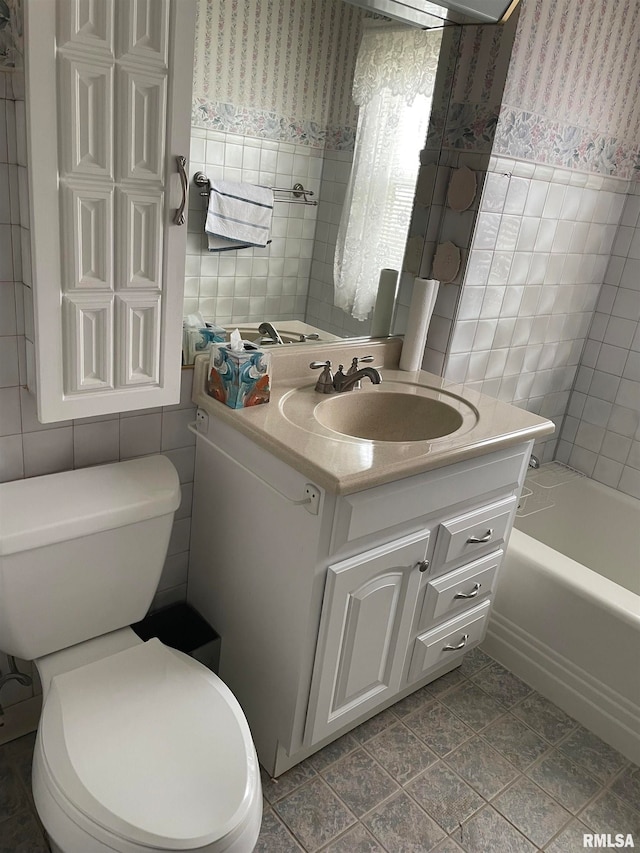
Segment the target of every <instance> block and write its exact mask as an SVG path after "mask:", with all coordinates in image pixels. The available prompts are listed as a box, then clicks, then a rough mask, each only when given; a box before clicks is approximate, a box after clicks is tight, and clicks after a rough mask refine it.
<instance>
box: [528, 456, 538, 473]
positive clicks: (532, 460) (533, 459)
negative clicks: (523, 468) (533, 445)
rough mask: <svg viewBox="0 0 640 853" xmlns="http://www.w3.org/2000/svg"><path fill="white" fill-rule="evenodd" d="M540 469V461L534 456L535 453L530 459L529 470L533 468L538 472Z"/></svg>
mask: <svg viewBox="0 0 640 853" xmlns="http://www.w3.org/2000/svg"><path fill="white" fill-rule="evenodd" d="M539 467H540V460H539V459H538V457H537V456H534V455H533V453H532V454H531V456H530V457H529V468H533V469H535V470H537V469H538V468H539Z"/></svg>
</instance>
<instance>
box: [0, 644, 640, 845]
mask: <svg viewBox="0 0 640 853" xmlns="http://www.w3.org/2000/svg"><path fill="white" fill-rule="evenodd" d="M522 684H523V683H522V682H520V681H519V679H516V677H515V676H514V675H513V674H512V673H510V672H509V671H508V670H506V669H504V667H502V666H500V665H499V664H497V663H496V662H495V661H493V660H492V659H491V658H490V657H489V656H488V655H486V654H485V653H484V652H482V651H481V650H480V649H477V648H475V649H472V650H471V651H470V652H469V653H468V654H467V655H466V656H465V658H464V660H463V663H462V665H461V666H460V667H459V668H458V669H457V670H454V671H452V672H450V673H447V674H446V675H444V676H442V677H441V678H439V679H437V681H434V682H433V683H432V684H430V685H428V686H427V687H423V688H421V689H420V690H417V691H416V692H415V693H413V694H411V695H410V696H408V697H406V698H405V699H403V700H402V701H401V702H398V703H396V705H393V706H391V707H390V708H389V709H387V710H386V711H382V712H381V713H379V714H377V715H376V716H375V717H373V718H372V719H371V720H368V721H366V722H365V723H363V724H362V725H361V726H359V727H358V728H356V729H355V730H354V731H352V732H350V733H348V734H347V735H344V736H343V737H341V738H338V740H336V741H334V742H333V743H331V744H329V745H328V746H327V747H325V748H324V749H322V750H320V751H319V752H317V753H316V754H315V755H312V756H311V757H310V758H308V759H306V760H305V761H303V762H301V763H300V764H298V765H296V766H295V767H293V768H292V769H291V770H289V771H288V772H286V773H284V774H282V776H280V778H279V779H278V780H275V781H274V780H272V779H270V778H269V776H268V774H266V773H265V772H264V771H263V772H262V785H263V794H264V800H265V808H264V814H263V823H262V829H261V833H260V837H259V839H258V844H257V847H256V853H461V851H464V853H530V851H539V850H542V849H544V851H545V853H580V851H582V850H583V849H584V847H583V833H584V832H588V833H594V832H597V833H612V834H615V833H620V832H622V833H627V832H630V833H634V840H635V843H636V847H638V846H639V844H640V770H639V769H638V768H637V767H635V766H634V765H631V764H630V762H628V761H627V759H626V758H624V756H622V755H620V753H618V752H616V751H615V750H614V749H612V748H611V747H609V746H608V745H607V744H606V743H604V742H603V741H601V740H600V739H599V738H597V737H596V736H595V735H593V734H592V733H591V732H589V731H587V730H586V729H585V728H584V727H583V726H580V725H578V724H577V723H576V722H575V721H574V720H572V719H571V718H570V717H568V716H567V715H566V714H564V713H563V712H562V711H561V710H560V709H559V708H557V707H556V706H555V705H553V704H552V703H551V702H548V701H547V700H546V699H544V698H543V697H542V696H540V695H539V694H537V693H530V694H528V695H523V694H525V692H526V691H528V687H527V686H526V685H525V686H524V687H523V686H522ZM484 696H487V697H488V699H489V700H490V701H489V703H488V704H485V702H486V700H485V699H484ZM474 699H480V700H481V703H482V705H483V707H484V709H485V711H484V712H486V709H487V708H489V709H490V714H489V716H491V713H492V711H493V704H491V703H492V702H493V703H498V705H500V708H501V715H500V716H498V717H497V718H495V719H492V721H491V722H489V723H488V724H487V725H485V727H484V728H481V729H480V730H479V732H478V731H474V728H473V727H471V726H469V725H467V723H466V722H464V721H463V719H461V716H460V715H462V716H464V717H465V719H466V720H467V721H468V722H470V723H472V725H473V726H480V725H481V723H482V721H483V718H482V716H481V715H482V713H484V712H483V711H478V710H477V709H474V708H473V701H474ZM516 700H517V701H516ZM512 701H514V704H513V705H510V708H509V710H506V708H507V705H508V704H509V703H510V702H512ZM447 706H449V707H447ZM34 742H35V737H34V735H28V736H26V737H23V738H20V739H18V740H16V741H12V742H11V743H8V744H5V745H3V746H0V853H48V846H47V844H46V841H45V838H44V834H43V831H42V827H41V825H40V822H39V820H38V819H37V816H36V814H35V807H34V804H33V798H32V796H31V788H30V785H31V760H32V754H33V747H34ZM329 783H331V784H329ZM381 798H382V799H381ZM488 800H491V803H488V802H487V801H488ZM494 805H495V806H496V808H494ZM498 808H499V809H501V810H502V811H503V812H504V814H500V812H499V811H498V810H497V809H498ZM354 812H355V813H354ZM570 812H571V814H570ZM574 813H575V817H574V816H573V814H574ZM504 815H507V817H508V818H509V819H507V817H505V816H504ZM358 816H359V817H360V819H358ZM563 821H566V822H564V823H563ZM518 827H519V828H518ZM521 830H522V831H521ZM447 832H449V833H450V834H449V835H447V834H446V833H447ZM523 833H524V834H523ZM550 833H551V834H550ZM526 835H529V838H527V837H526ZM531 839H534V840H535V842H536V843H534V842H533V841H532V840H531ZM543 840H544V845H543V843H542V842H543Z"/></svg>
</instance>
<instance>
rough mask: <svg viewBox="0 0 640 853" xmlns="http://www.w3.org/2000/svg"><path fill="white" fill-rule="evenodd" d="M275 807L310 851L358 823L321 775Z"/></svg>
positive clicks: (279, 801) (310, 852)
mask: <svg viewBox="0 0 640 853" xmlns="http://www.w3.org/2000/svg"><path fill="white" fill-rule="evenodd" d="M274 808H275V811H276V813H277V814H278V815H279V816H280V817H281V818H282V819H283V820H284V821H285V823H286V824H287V826H288V827H289V829H290V830H291V831H292V832H293V834H294V835H295V837H296V839H297V840H298V841H299V842H300V843H301V844H302V845H303V846H304V848H305V849H306V850H307V851H309V853H313V851H316V850H318V849H319V848H320V847H322V846H323V844H327V843H328V842H329V841H332V840H333V839H334V838H336V836H338V835H340V834H341V833H342V832H344V830H345V829H347V828H348V827H349V826H351V825H352V824H354V823H355V822H356V819H355V817H354V816H353V815H352V814H351V812H350V811H348V810H347V808H346V807H345V806H344V805H343V804H342V803H341V802H340V800H339V799H338V798H337V797H336V795H335V794H334V793H333V791H332V790H331V789H330V788H329V786H328V785H327V783H326V782H325V781H324V780H323V779H320V778H315V779H312V780H311V781H310V782H307V783H306V784H304V785H302V786H301V787H300V788H297V789H296V790H295V791H293V792H292V793H291V794H289V795H288V796H287V797H284V798H283V799H282V800H278V802H277V803H276V804H275V806H274Z"/></svg>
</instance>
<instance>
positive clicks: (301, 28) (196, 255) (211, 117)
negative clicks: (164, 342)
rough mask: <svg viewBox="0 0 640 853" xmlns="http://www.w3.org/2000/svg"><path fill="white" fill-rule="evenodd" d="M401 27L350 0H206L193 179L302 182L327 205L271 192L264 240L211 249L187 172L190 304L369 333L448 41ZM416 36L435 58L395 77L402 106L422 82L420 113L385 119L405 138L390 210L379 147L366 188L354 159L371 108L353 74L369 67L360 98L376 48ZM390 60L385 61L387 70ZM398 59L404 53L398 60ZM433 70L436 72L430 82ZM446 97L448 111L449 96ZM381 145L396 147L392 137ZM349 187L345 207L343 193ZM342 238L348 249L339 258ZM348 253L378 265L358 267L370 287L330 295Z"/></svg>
mask: <svg viewBox="0 0 640 853" xmlns="http://www.w3.org/2000/svg"><path fill="white" fill-rule="evenodd" d="M385 28H386V29H385ZM450 29H451V28H447V30H446V31H445V32H446V34H447V35H448V34H449V30H450ZM405 32H406V33H408V34H409V35H408V36H406V37H404V36H402V33H401V30H400V29H399V26H398V24H397V23H396V22H393V23H391V24H390V22H388V21H386V22H384V21H380V20H379V18H378V19H376V18H373V17H372V16H371V13H368V12H366V11H365V10H363V9H360V8H357V7H355V6H352V5H348V4H347V3H343V2H342V0H326V2H323V3H322V4H317V3H309V2H307V0H246V2H245V3H242V4H236V3H233V2H232V0H199V3H198V18H197V27H196V50H195V66H194V97H193V116H192V149H191V161H190V176H191V178H192V179H193V176H194V174H195V172H196V171H203V172H204V173H205V174H206V175H207V177H208V178H209V179H210V180H212V181H214V182H215V181H216V180H227V181H234V182H246V183H250V184H260V185H264V186H271V187H282V188H284V189H287V188H293V186H294V184H296V183H298V182H300V183H302V184H303V185H304V187H305V189H306V190H308V191H309V192H310V193H314V196H313V199H314V200H318V201H319V204H318V205H317V206H312V205H306V204H290V203H288V202H287V201H274V207H273V218H272V221H271V233H270V242H269V244H268V245H267V246H266V247H265V248H248V249H241V250H233V251H226V252H225V251H216V252H211V251H208V241H207V240H206V237H205V234H204V222H205V215H206V207H207V198H206V197H205V198H203V197H201V196H200V193H199V191H198V188H196V187H194V186H193V183H192V185H191V190H192V191H191V193H190V212H189V223H188V227H189V237H188V248H187V261H186V282H185V314H192V313H194V312H196V311H198V312H200V313H201V314H202V315H203V317H204V318H205V319H206V320H207V321H211V322H215V323H216V324H218V325H220V326H224V327H229V326H233V327H235V326H243V327H244V328H247V329H253V328H255V329H257V327H258V326H259V324H260V323H262V322H263V321H265V320H268V321H270V322H271V323H273V325H274V326H275V327H276V329H278V327H279V325H280V326H285V327H287V326H290V325H291V323H300V324H303V326H304V330H305V331H304V332H302V333H301V334H307V335H314V334H319V335H320V337H321V338H322V336H323V334H324V335H325V336H326V338H325V339H328V336H329V335H331V336H332V337H333V336H335V335H339V336H353V335H358V336H361V335H367V334H369V332H370V328H371V315H372V308H373V304H374V302H375V296H376V288H377V283H378V278H379V276H380V271H381V270H382V269H383V268H385V267H391V268H393V269H401V265H402V255H403V253H404V247H405V242H406V233H407V226H408V221H409V216H410V213H411V207H412V202H413V195H414V186H415V178H416V173H417V169H418V166H419V151H420V148H421V147H422V146H423V144H424V139H425V135H426V127H427V124H428V120H429V105H430V94H431V91H432V90H433V82H434V78H435V65H436V63H437V51H438V47H439V44H440V38H441V33H440V31H438V32H435V33H425V32H422V31H420V30H412V29H410V28H406V30H405ZM363 33H365V34H369V33H371V34H372V36H371V39H372V40H373V41H374V42H376V41H377V45H376V47H375V50H374V52H373V55H372V57H371V56H369V57H367V56H366V55H365V54H363V58H362V59H359V58H358V51H359V49H360V44H361V42H363ZM419 37H422V39H423V41H424V45H425V47H424V48H421V49H423V50H424V51H425V52H426V53H425V56H428V62H427V63H426V65H427V67H428V68H429V72H428V74H426V75H425V74H415V73H411V72H409V73H407V71H406V70H405V71H404V72H403V75H404V76H403V77H401V79H402V81H403V82H402V84H401V86H400V84H399V83H397V82H394V83H393V84H392V85H391V87H390V88H391V90H393V89H394V88H395V89H398V88H403V89H404V95H401V98H400V100H403V101H404V103H405V104H406V103H407V101H408V100H410V99H409V97H408V96H407V90H408V89H410V90H411V91H413V90H415V97H414V98H413V99H412V102H415V104H416V108H415V110H414V114H413V116H412V117H409V116H405V115H399V114H398V113H394V114H393V115H392V117H390V118H388V120H387V125H386V126H385V127H384V132H385V133H387V134H388V136H387V139H395V140H397V141H399V142H400V143H401V145H400V147H399V149H398V150H397V152H396V153H395V154H394V158H392V161H391V167H389V166H386V167H384V168H385V169H386V170H387V172H388V173H389V174H390V177H391V190H390V192H388V193H387V195H388V196H389V195H390V196H391V198H392V199H393V205H392V212H391V215H390V217H386V216H383V214H382V210H383V207H382V206H381V202H380V198H379V195H378V194H377V193H375V192H374V188H377V187H378V186H379V185H380V183H381V182H380V177H381V174H382V171H383V167H382V165H381V162H380V161H379V160H378V159H377V157H378V155H376V154H372V155H368V154H367V155H366V156H367V157H370V158H371V159H369V160H368V161H367V160H366V159H365V160H364V161H363V162H364V163H365V168H364V170H363V171H362V172H361V176H362V175H364V180H363V181H362V180H361V183H360V188H358V186H357V182H356V177H355V171H354V170H352V163H353V161H354V155H355V159H356V160H358V158H359V156H360V153H361V151H364V150H365V147H364V142H362V144H361V143H360V139H359V138H358V141H356V136H357V135H356V128H357V127H358V126H359V125H360V127H359V130H358V136H359V137H360V136H363V134H361V133H360V129H362V130H363V131H364V130H366V129H368V128H369V126H370V124H371V122H370V121H369V120H368V119H367V120H366V121H365V120H364V118H363V114H364V110H363V105H362V104H361V105H360V110H359V111H358V107H357V106H356V105H355V104H354V101H353V93H354V73H355V71H356V68H357V67H358V65H360V66H361V67H362V68H364V69H365V70H367V69H368V70H367V75H366V76H365V78H363V80H362V81H361V82H360V84H358V83H357V81H356V84H355V86H356V97H357V98H358V97H361V96H359V95H358V94H357V91H358V86H359V87H360V89H365V90H366V88H367V86H371V85H372V81H371V80H370V79H369V71H371V70H373V68H374V67H375V59H376V52H375V51H382V50H388V44H394V45H395V44H396V40H399V39H403V38H406V40H407V44H409V45H412V46H411V47H410V48H408V49H405V48H403V51H406V52H407V55H408V56H409V57H410V58H411V61H412V62H413V63H414V65H415V63H416V62H417V59H416V57H417V53H416V51H417V49H418V48H417V47H415V46H413V43H414V42H415V41H416V39H418V40H419ZM445 41H446V38H445ZM450 41H451V40H450ZM366 42H367V38H365V39H364V42H363V43H366ZM387 42H388V44H387ZM392 52H393V53H394V55H395V51H392ZM380 55H381V54H378V56H380ZM387 64H388V63H387V61H386V60H385V61H384V63H383V65H384V68H386V67H387ZM393 65H394V66H399V65H400V63H399V62H398V61H397V60H395V61H394V63H393ZM420 65H422V62H420ZM440 67H442V61H440ZM423 78H426V80H423ZM439 80H440V72H439V75H438V85H437V86H436V90H438V86H439V85H440V83H439ZM419 81H421V82H419ZM439 94H440V98H439V100H438V107H439V118H441V113H442V104H443V103H444V101H445V100H446V98H444V97H443V95H442V92H440V93H439ZM385 98H386V99H387V100H390V99H391V96H390V95H389V96H387V95H385V96H384V98H382V100H384V99H385ZM385 108H386V107H385ZM416 114H417V115H416ZM390 123H393V129H392V131H391V132H390V131H389V127H388V125H389V124H390ZM382 124H383V125H384V122H382ZM409 126H412V127H415V128H416V131H415V134H416V142H415V143H414V144H413V146H412V151H411V152H409V151H408V150H407V148H406V147H405V146H406V144H407V138H408V130H407V128H408V127H409ZM383 148H385V149H388V148H390V146H389V145H388V144H387V143H386V142H385V143H384V144H383ZM405 167H409V168H405ZM352 175H353V176H354V177H353V179H351V176H352ZM350 179H351V180H350ZM345 198H348V199H349V201H350V204H348V205H345V204H344V200H345ZM370 199H371V201H372V206H371V210H370V211H367V212H366V215H371V212H372V213H373V217H372V220H373V222H375V224H376V229H377V231H376V232H374V231H373V226H370V225H365V224H364V223H365V222H366V220H365V219H364V216H365V208H367V207H368V203H369V200H370ZM385 209H386V208H385ZM352 213H355V216H354V215H351V214H352ZM370 221H371V220H370ZM387 237H389V238H393V239H392V240H391V242H392V243H393V246H394V248H393V251H394V252H395V254H391V255H387V254H383V253H382V251H381V245H382V243H383V240H384V239H386V238H387ZM337 244H339V245H340V247H341V251H339V253H338V261H337V263H335V264H334V260H335V257H336V245H337ZM347 257H351V258H356V259H363V260H364V259H367V261H368V262H372V265H371V266H370V268H369V269H368V271H367V272H363V273H362V275H361V282H362V281H364V280H366V285H367V286H366V288H364V287H363V286H362V285H361V284H356V287H355V291H354V292H355V297H354V298H351V297H349V298H348V299H346V300H343V299H342V295H341V294H340V293H339V295H338V298H337V301H336V296H335V292H336V288H335V281H334V266H335V268H337V269H338V272H339V275H342V274H343V272H344V266H345V263H344V259H345V258H347ZM339 284H340V279H339ZM340 289H341V287H339V288H338V291H340ZM365 292H366V293H367V296H366V299H364V301H362V302H361V300H360V294H361V293H362V295H363V297H364V294H365ZM341 306H342V307H341ZM344 308H347V310H344ZM354 309H355V310H354ZM291 337H293V335H292V336H291Z"/></svg>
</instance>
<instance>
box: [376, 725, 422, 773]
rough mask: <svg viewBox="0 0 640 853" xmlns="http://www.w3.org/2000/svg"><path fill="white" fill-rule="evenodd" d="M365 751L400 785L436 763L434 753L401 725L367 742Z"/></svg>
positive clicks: (386, 730) (392, 727)
mask: <svg viewBox="0 0 640 853" xmlns="http://www.w3.org/2000/svg"><path fill="white" fill-rule="evenodd" d="M366 749H367V752H369V754H370V755H372V756H373V757H374V758H375V759H376V760H377V761H378V762H379V763H380V764H381V765H382V767H384V769H385V770H386V771H387V773H390V774H391V776H393V778H394V779H396V780H397V781H398V782H399V783H400V784H401V785H404V784H405V783H406V782H408V781H409V780H410V779H413V777H414V776H417V775H418V773H420V772H422V771H423V770H425V769H426V768H427V767H428V766H429V765H430V764H433V763H434V762H435V761H437V756H436V755H435V753H433V752H432V751H431V750H430V749H428V748H427V747H426V746H425V745H424V744H423V743H422V741H421V740H419V738H417V737H416V735H414V734H413V732H412V731H410V730H409V729H408V728H406V726H403V725H402V724H401V723H398V724H396V725H395V726H391V727H390V728H388V729H385V731H384V732H382V733H381V734H379V735H377V736H376V737H374V738H372V739H371V740H369V741H367V744H366Z"/></svg>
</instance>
